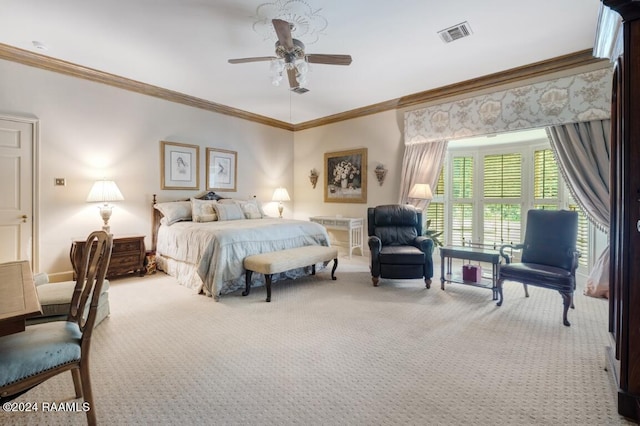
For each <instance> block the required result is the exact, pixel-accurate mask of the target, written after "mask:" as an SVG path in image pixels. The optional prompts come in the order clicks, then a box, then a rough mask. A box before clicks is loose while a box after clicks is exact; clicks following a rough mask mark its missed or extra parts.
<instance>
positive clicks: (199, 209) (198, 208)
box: [191, 198, 218, 222]
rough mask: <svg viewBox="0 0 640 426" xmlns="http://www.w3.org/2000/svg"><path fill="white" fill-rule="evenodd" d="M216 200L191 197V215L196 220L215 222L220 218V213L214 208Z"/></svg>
mask: <svg viewBox="0 0 640 426" xmlns="http://www.w3.org/2000/svg"><path fill="white" fill-rule="evenodd" d="M214 204H216V201H215V200H199V199H197V198H192V199H191V215H192V217H193V221H194V222H213V221H214V220H218V215H217V214H216V211H215V210H214V208H213V205H214Z"/></svg>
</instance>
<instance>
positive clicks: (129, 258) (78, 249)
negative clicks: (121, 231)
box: [69, 235, 145, 280]
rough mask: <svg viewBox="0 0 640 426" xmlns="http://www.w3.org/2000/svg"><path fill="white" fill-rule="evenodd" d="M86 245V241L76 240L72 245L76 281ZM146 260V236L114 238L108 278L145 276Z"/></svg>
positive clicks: (71, 257) (72, 260)
mask: <svg viewBox="0 0 640 426" xmlns="http://www.w3.org/2000/svg"><path fill="white" fill-rule="evenodd" d="M85 244H86V240H85V239H74V240H73V241H72V243H71V251H70V252H69V258H70V259H71V266H73V279H74V280H75V279H76V277H77V276H78V270H79V268H78V267H79V265H80V263H81V262H82V253H83V252H84V246H85ZM144 258H145V248H144V235H131V236H126V237H114V238H113V249H112V250H111V261H110V262H109V269H108V270H107V278H109V279H111V278H113V277H117V276H121V275H126V274H129V273H132V272H133V273H137V274H139V275H140V276H144V275H145V267H144Z"/></svg>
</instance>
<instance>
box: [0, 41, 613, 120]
mask: <svg viewBox="0 0 640 426" xmlns="http://www.w3.org/2000/svg"><path fill="white" fill-rule="evenodd" d="M0 59H6V60H8V61H12V62H17V63H20V64H23V65H28V66H32V67H36V68H40V69H44V70H47V71H53V72H57V73H60V74H65V75H68V76H71V77H77V78H82V79H84V80H89V81H93V82H97V83H102V84H106V85H109V86H113V87H117V88H119V89H124V90H129V91H132V92H136V93H140V94H143V95H148V96H153V97H156V98H159V99H163V100H166V101H169V102H175V103H179V104H183V105H187V106H191V107H194V108H199V109H203V110H206V111H211V112H215V113H219V114H224V115H228V116H232V117H236V118H240V119H243V120H248V121H252V122H255V123H260V124H264V125H267V126H271V127H276V128H280V129H285V130H289V131H293V132H295V131H300V130H305V129H310V128H313V127H319V126H324V125H327V124H332V123H337V122H340V121H345V120H351V119H354V118H358V117H364V116H367V115H372V114H377V113H380V112H385V111H390V110H397V109H403V108H409V107H412V106H416V105H420V104H425V103H429V102H434V101H438V100H442V99H445V98H451V97H454V96H461V95H468V94H470V93H472V92H477V91H480V90H486V89H490V88H494V87H498V86H503V85H506V84H510V83H516V82H519V81H523V80H529V79H533V78H536V77H541V76H544V75H547V74H552V73H556V72H561V71H566V70H569V69H573V68H578V67H583V66H588V65H593V64H598V63H603V64H604V63H605V62H608V61H607V60H606V59H599V58H594V57H593V55H592V51H591V49H587V50H582V51H579V52H575V53H572V54H569V55H564V56H559V57H556V58H553V59H549V60H545V61H541V62H536V63H533V64H530V65H525V66H522V67H518V68H513V69H510V70H507V71H503V72H498V73H495V74H490V75H487V76H484V77H479V78H475V79H471V80H466V81H463V82H459V83H455V84H451V85H448V86H443V87H440V88H437V89H433V90H427V91H424V92H419V93H415V94H412V95H407V96H403V97H401V98H396V99H391V100H388V101H385V102H380V103H377V104H373V105H368V106H365V107H362V108H356V109H352V110H349V111H345V112H341V113H339V114H334V115H329V116H326V117H323V118H319V119H316V120H310V121H305V122H302V123H298V124H291V123H287V122H284V121H280V120H275V119H272V118H269V117H265V116H263V115H258V114H254V113H251V112H247V111H244V110H241V109H237V108H232V107H229V106H226V105H222V104H218V103H215V102H210V101H207V100H204V99H201V98H197V97H195V96H190V95H186V94H184V93H180V92H176V91H173V90H169V89H164V88H162V87H158V86H153V85H150V84H146V83H142V82H139V81H136V80H131V79H128V78H125V77H120V76H117V75H114V74H110V73H107V72H104V71H100V70H96V69H93V68H88V67H84V66H81V65H77V64H74V63H71V62H67V61H63V60H60V59H55V58H51V57H49V56H45V55H41V54H38V53H34V52H30V51H28V50H23V49H19V48H16V47H13V46H9V45H6V44H2V43H0Z"/></svg>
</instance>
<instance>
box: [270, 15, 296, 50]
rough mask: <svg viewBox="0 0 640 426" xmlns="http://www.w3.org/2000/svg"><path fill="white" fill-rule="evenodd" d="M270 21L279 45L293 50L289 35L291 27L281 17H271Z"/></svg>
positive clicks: (291, 38)
mask: <svg viewBox="0 0 640 426" xmlns="http://www.w3.org/2000/svg"><path fill="white" fill-rule="evenodd" d="M271 23H272V24H273V28H274V29H275V30H276V35H277V36H278V41H279V42H280V45H281V46H282V47H284V48H285V49H287V52H288V51H291V50H293V37H291V27H290V26H289V23H288V22H287V21H283V20H282V19H272V20H271Z"/></svg>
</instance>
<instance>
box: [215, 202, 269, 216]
mask: <svg viewBox="0 0 640 426" xmlns="http://www.w3.org/2000/svg"><path fill="white" fill-rule="evenodd" d="M218 203H220V204H238V205H239V206H240V208H241V209H242V211H243V212H244V215H245V217H246V218H247V219H262V218H263V217H267V215H266V214H265V212H264V211H263V210H262V204H261V203H260V201H258V200H257V199H255V198H254V199H252V200H239V199H237V198H225V199H222V200H218Z"/></svg>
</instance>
